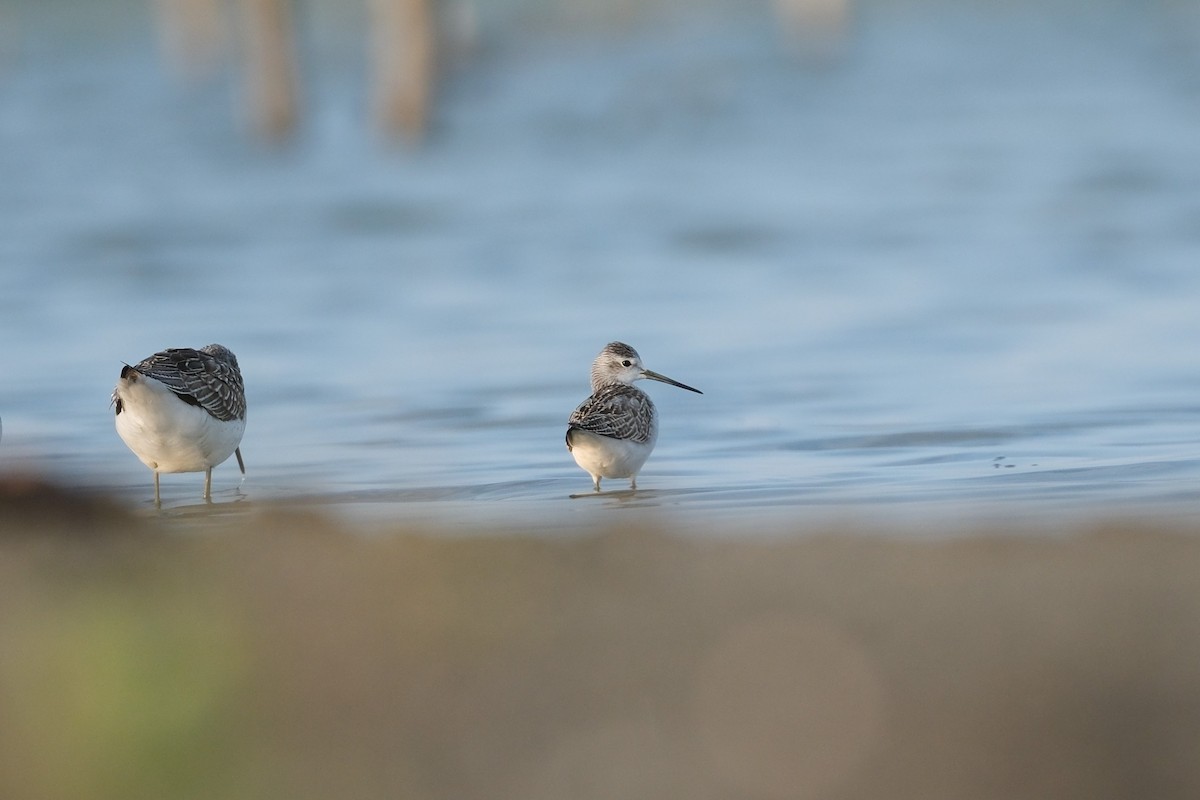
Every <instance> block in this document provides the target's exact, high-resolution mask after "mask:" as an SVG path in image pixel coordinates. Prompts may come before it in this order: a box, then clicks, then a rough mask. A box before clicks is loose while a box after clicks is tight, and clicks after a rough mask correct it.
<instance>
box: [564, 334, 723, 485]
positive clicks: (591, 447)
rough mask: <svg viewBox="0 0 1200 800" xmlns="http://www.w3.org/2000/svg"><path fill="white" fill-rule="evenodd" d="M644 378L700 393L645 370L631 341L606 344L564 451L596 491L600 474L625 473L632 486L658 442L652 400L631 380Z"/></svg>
mask: <svg viewBox="0 0 1200 800" xmlns="http://www.w3.org/2000/svg"><path fill="white" fill-rule="evenodd" d="M643 378H646V379H649V380H652V381H660V382H661V383H669V384H671V385H672V386H678V387H679V388H680V389H687V390H688V391H689V392H695V393H696V394H703V392H701V391H700V390H699V389H693V388H692V387H691V386H688V385H687V384H683V383H680V382H679V381H677V380H673V379H671V378H668V377H667V376H665V375H660V374H659V373H657V372H653V371H651V370H648V369H646V368H645V367H644V366H642V357H641V356H639V355H638V352H637V350H634V349H633V348H632V347H630V346H629V345H627V344H624V343H622V342H611V343H609V344H607V345H605V347H604V349H603V350H601V351H600V355H598V356H596V360H595V361H593V362H592V396H591V397H589V398H588V399H587V400H584V401H583V402H582V403H581V404H580V405H579V407H578V408H576V409H575V411H574V412H573V413H572V414H571V418H570V419H569V420H568V421H567V450H569V451H571V455H572V456H574V457H575V463H576V464H578V465H579V466H580V467H582V468H583V469H584V470H586V471H587V473H588V474H589V475H591V476H592V484H593V486H594V487H595V490H596V491H597V492H598V491H600V480H601V478H629V487H630V488H631V489H636V488H637V476H638V473H639V472H640V471H641V469H642V465H643V464H645V463H646V459H647V458H649V457H650V453H651V452H652V451H653V450H654V443H655V442H656V441H658V412H657V411H656V410H655V408H654V403H653V402H652V401H651V400H650V395H648V394H646V393H645V392H643V391H642V390H641V389H638V388H637V387H636V386H634V385H633V382H634V381H638V380H642V379H643Z"/></svg>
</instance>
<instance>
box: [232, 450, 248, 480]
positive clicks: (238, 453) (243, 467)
mask: <svg viewBox="0 0 1200 800" xmlns="http://www.w3.org/2000/svg"><path fill="white" fill-rule="evenodd" d="M233 454H234V455H235V456H237V458H238V469H240V470H241V471H242V474H243V475H245V474H246V463H245V462H244V461H242V448H240V447H235V448H233Z"/></svg>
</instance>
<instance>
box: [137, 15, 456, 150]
mask: <svg viewBox="0 0 1200 800" xmlns="http://www.w3.org/2000/svg"><path fill="white" fill-rule="evenodd" d="M236 3H237V5H238V7H239V10H240V13H239V16H238V23H240V24H237V25H236V26H235V27H236V28H237V29H238V30H240V36H239V41H238V45H239V47H238V49H239V52H240V60H241V63H242V68H243V71H244V75H245V86H246V88H245V103H246V111H247V116H248V119H249V122H250V125H251V127H252V128H253V129H254V131H255V132H256V133H258V134H259V135H260V136H262V137H263V138H265V139H268V140H276V141H278V140H282V139H285V138H287V137H288V136H289V135H290V134H291V133H292V132H293V131H294V130H295V127H296V125H297V124H298V121H299V115H300V105H301V101H300V94H301V89H300V83H301V82H300V77H299V71H298V69H297V34H296V26H295V21H294V19H293V13H292V0H236ZM367 6H368V12H369V13H368V26H369V31H368V33H367V37H368V39H369V42H368V46H369V49H370V58H369V61H370V68H369V69H370V75H371V77H370V80H371V98H372V99H371V105H372V111H371V113H372V116H373V118H374V121H375V124H376V126H377V127H378V128H379V130H380V131H381V132H382V133H384V134H385V135H387V136H402V137H404V138H405V139H407V140H409V141H419V140H420V139H421V138H422V136H423V135H424V133H425V130H426V128H427V127H428V124H429V114H430V107H431V104H432V95H433V87H434V82H435V80H436V73H437V61H438V59H437V38H438V28H439V25H438V21H437V14H436V13H435V8H434V2H433V0H367ZM155 7H156V10H157V18H158V24H159V29H160V36H161V39H162V41H163V50H164V52H165V54H166V56H167V58H168V60H169V61H170V62H171V63H173V64H174V65H175V66H176V68H177V70H178V71H179V72H180V73H181V74H183V75H184V76H186V77H188V78H192V79H194V78H200V77H204V76H206V75H209V74H211V73H213V72H214V71H216V69H217V67H218V66H219V64H220V62H221V60H222V59H223V57H224V55H225V51H226V49H227V47H226V41H225V40H226V31H227V29H228V27H229V26H230V23H229V22H228V21H227V20H226V19H225V18H224V17H225V13H224V12H225V11H226V10H227V3H223V2H222V0H155ZM464 8H465V7H464ZM454 10H458V11H459V12H460V13H459V15H458V18H457V23H456V24H455V25H454V26H452V27H453V28H454V29H455V30H456V31H457V30H458V29H460V28H463V27H464V26H465V27H469V26H470V24H472V18H471V17H470V16H469V15H465V14H466V12H465V11H464V10H463V8H460V7H454ZM464 15H465V16H464ZM467 35H468V36H469V35H470V34H469V32H468V34H467ZM452 44H453V42H452Z"/></svg>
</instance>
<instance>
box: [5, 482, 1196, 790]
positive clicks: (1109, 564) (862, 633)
mask: <svg viewBox="0 0 1200 800" xmlns="http://www.w3.org/2000/svg"><path fill="white" fill-rule="evenodd" d="M0 495H2V499H0V797H5V798H34V797H36V798H72V799H73V800H88V799H89V798H122V800H128V799H129V798H142V797H145V798H242V797H246V798H250V797H254V798H264V797H271V798H273V797H279V798H331V797H338V798H351V797H354V798H358V797H398V798H456V799H466V798H523V799H526V800H535V799H537V798H558V799H569V800H585V799H586V798H639V797H644V798H714V799H715V798H806V797H822V798H825V797H828V798H892V799H894V798H913V799H914V800H916V799H917V798H922V799H923V800H928V798H947V800H949V799H950V798H954V800H961V799H962V798H972V799H974V800H979V799H980V798H1043V797H1044V798H1055V799H1056V800H1064V799H1065V798H1080V800H1084V799H1086V800H1104V798H1113V799H1114V800H1116V798H1122V800H1124V799H1125V798H1130V797H1146V798H1151V797H1152V798H1158V799H1160V800H1161V799H1162V798H1181V799H1182V798H1189V799H1190V798H1194V797H1198V796H1200V758H1197V754H1200V531H1197V530H1174V531H1168V530H1162V529H1154V530H1149V529H1141V528H1140V527H1139V526H1138V525H1136V524H1130V523H1128V522H1126V523H1122V524H1101V523H1096V524H1093V525H1090V526H1082V527H1081V528H1080V529H1079V530H1073V531H1053V530H1045V531H1038V530H1030V531H1028V532H1027V533H1028V535H1023V536H1013V535H1011V534H1009V535H1005V536H986V535H973V536H970V537H963V538H944V539H939V540H936V541H916V540H913V539H911V538H905V537H895V536H889V531H887V530H883V529H873V530H850V529H849V528H847V529H841V530H829V531H827V532H826V533H823V534H820V535H811V534H810V535H805V536H802V537H796V538H790V539H788V538H785V539H773V540H753V541H745V540H741V541H738V540H734V539H732V538H720V537H715V538H714V537H706V538H703V539H699V540H697V539H695V538H689V537H688V536H687V535H686V533H684V532H680V531H672V530H669V529H662V528H658V527H655V528H649V527H647V528H639V527H637V526H636V522H635V520H636V517H635V516H633V515H628V514H621V515H614V516H619V517H620V519H619V520H616V522H618V523H619V524H620V525H621V526H622V527H620V528H615V527H614V528H613V529H608V530H601V529H598V530H596V531H595V532H594V533H593V534H591V535H588V536H582V537H581V536H572V537H569V538H568V537H563V538H555V537H547V536H539V537H521V536H505V537H494V536H492V537H489V536H488V535H487V531H482V530H481V531H479V534H480V535H479V536H471V537H461V536H455V537H445V536H439V535H438V532H437V531H436V530H389V529H386V528H385V529H382V530H377V529H371V530H345V529H344V527H343V526H339V525H337V524H335V523H333V522H331V521H330V519H329V518H328V517H326V516H323V515H322V514H321V513H319V512H318V513H312V514H309V513H303V514H298V513H289V512H286V511H264V512H261V513H257V512H256V513H254V514H251V515H247V516H240V517H237V516H235V517H231V518H229V519H227V520H224V521H219V520H212V521H211V524H210V525H207V526H204V529H203V530H197V529H196V528H195V527H194V526H191V527H187V528H185V529H181V528H180V526H178V525H177V524H175V523H173V522H171V521H165V522H164V521H162V520H155V519H153V518H149V517H147V516H146V515H133V514H130V513H127V512H126V511H124V510H122V509H121V508H119V507H116V506H113V505H110V504H108V503H106V502H104V501H98V500H95V499H90V498H83V497H78V496H75V495H73V494H71V493H66V492H59V491H57V490H54V489H52V488H50V487H44V486H39V485H37V484H18V483H15V482H13V481H11V480H10V481H9V482H8V483H6V484H4V491H3V492H0Z"/></svg>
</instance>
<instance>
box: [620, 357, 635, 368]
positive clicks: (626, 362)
mask: <svg viewBox="0 0 1200 800" xmlns="http://www.w3.org/2000/svg"><path fill="white" fill-rule="evenodd" d="M632 363H633V362H632V361H630V360H629V359H628V358H627V359H625V360H624V361H622V362H621V366H622V367H628V366H629V365H630V364H632Z"/></svg>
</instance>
